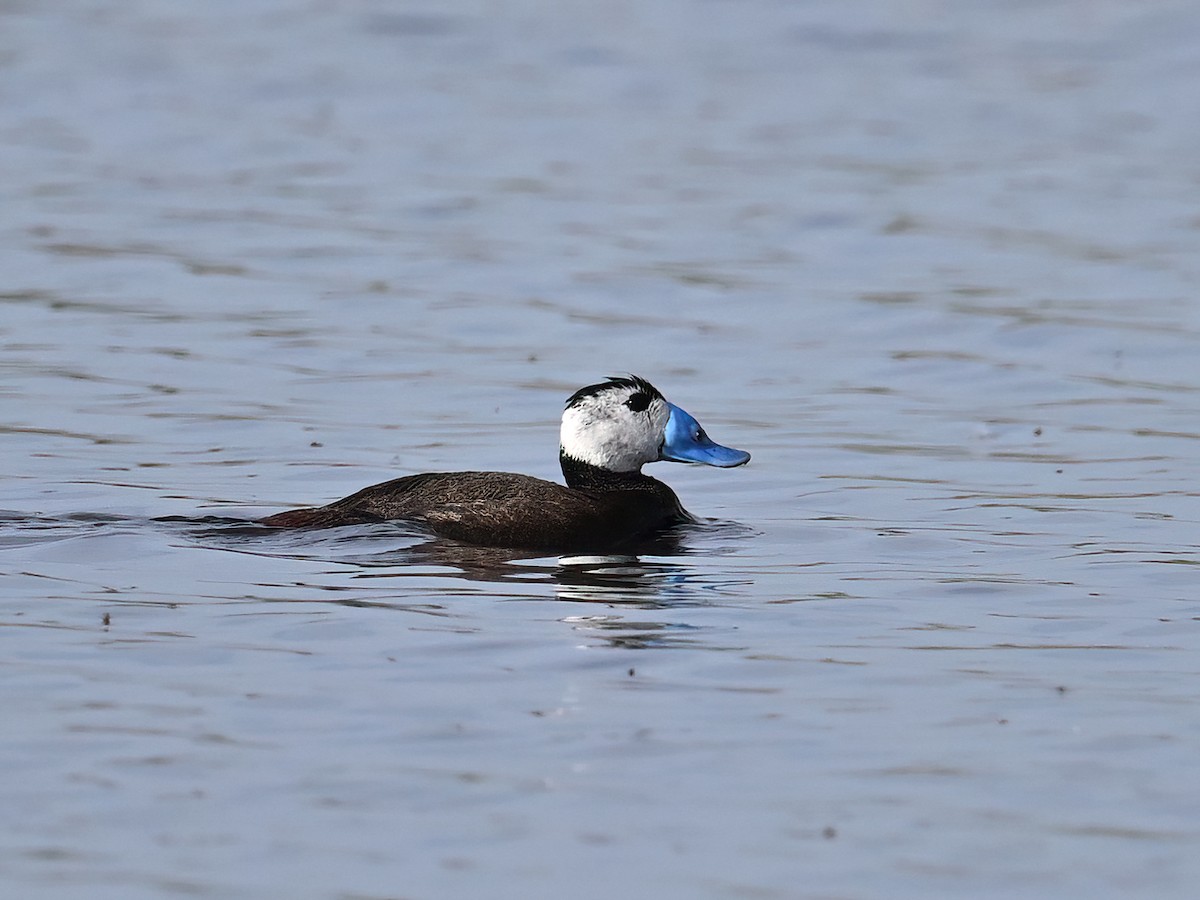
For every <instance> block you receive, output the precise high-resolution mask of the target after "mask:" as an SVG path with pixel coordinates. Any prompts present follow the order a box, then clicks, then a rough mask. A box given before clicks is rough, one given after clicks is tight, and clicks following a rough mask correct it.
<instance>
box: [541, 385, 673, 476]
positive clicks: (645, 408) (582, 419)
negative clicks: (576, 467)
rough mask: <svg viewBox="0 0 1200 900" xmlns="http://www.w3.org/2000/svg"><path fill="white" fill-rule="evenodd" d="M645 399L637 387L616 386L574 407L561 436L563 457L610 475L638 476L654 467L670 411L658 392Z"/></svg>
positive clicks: (564, 420)
mask: <svg viewBox="0 0 1200 900" xmlns="http://www.w3.org/2000/svg"><path fill="white" fill-rule="evenodd" d="M635 395H637V396H635ZM631 397H632V398H634V401H633V407H632V408H631V407H630V405H629V403H628V401H629V400H630V398H631ZM645 398H646V393H645V392H644V391H642V390H641V389H640V388H639V387H638V386H636V385H634V386H630V385H626V384H614V385H613V386H612V387H607V388H605V389H603V390H601V391H598V392H597V393H595V394H591V395H589V396H587V397H582V398H580V399H579V400H578V401H576V402H574V403H572V405H570V406H568V407H567V409H566V410H565V411H564V412H563V417H562V429H561V430H560V431H559V443H560V444H561V445H562V449H563V452H564V453H566V454H567V456H570V457H573V458H574V459H577V460H579V461H580V462H585V463H588V464H589V465H593V466H599V467H600V468H602V469H608V470H609V471H610V472H636V471H637V470H638V469H640V468H641V467H642V466H643V465H645V464H646V463H649V462H654V461H655V460H656V459H658V449H659V447H660V446H661V445H662V441H663V432H664V431H665V430H666V427H667V420H668V419H669V418H670V417H671V411H670V409H669V408H668V407H667V402H666V401H665V400H663V398H662V397H660V396H658V393H657V392H655V393H654V394H653V395H652V396H651V397H650V400H649V403H648V404H646V403H645Z"/></svg>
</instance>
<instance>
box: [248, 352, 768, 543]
mask: <svg viewBox="0 0 1200 900" xmlns="http://www.w3.org/2000/svg"><path fill="white" fill-rule="evenodd" d="M558 457H559V464H560V466H561V468H562V474H563V480H564V481H565V482H566V484H565V486H564V485H562V484H558V483H557V482H554V481H547V480H545V479H542V478H535V477H533V476H531V475H521V474H517V473H512V472H484V471H467V472H425V473H422V474H419V475H407V476H404V477H402V478H396V479H393V480H391V481H385V482H382V483H380V484H375V485H371V486H370V487H366V488H363V489H362V490H360V491H358V492H356V493H354V494H351V495H350V496H348V497H344V498H342V499H341V500H337V501H334V502H333V503H330V504H328V505H326V506H318V507H305V508H300V509H290V510H285V511H283V512H279V513H275V514H274V515H271V516H267V517H266V518H264V519H260V520H259V522H260V524H261V525H265V526H268V527H271V528H329V527H334V526H342V525H357V524H365V523H375V522H390V521H398V522H405V523H409V524H411V525H414V526H417V527H418V528H420V529H422V530H424V531H427V532H431V533H432V534H433V535H435V536H437V537H440V538H448V539H450V540H453V541H458V542H462V543H466V544H472V545H476V546H482V547H502V548H510V549H516V550H544V551H556V552H613V551H617V550H619V549H621V548H628V547H632V546H634V545H636V544H637V543H639V542H641V541H645V540H647V539H650V538H652V537H653V536H655V535H657V534H659V533H661V532H663V531H665V530H667V529H670V528H672V527H674V526H677V525H682V524H685V523H694V522H696V521H697V519H696V518H695V517H694V516H692V514H691V513H689V512H688V511H687V510H685V509H684V508H683V505H682V504H681V503H680V502H679V498H678V497H677V496H676V495H675V492H674V491H673V490H671V488H670V487H668V486H667V485H666V484H664V483H663V482H661V481H659V480H658V479H656V478H652V477H650V476H649V475H645V474H643V473H642V466H644V465H647V464H649V463H652V462H659V461H665V462H677V463H691V464H695V465H705V466H715V467H718V468H733V467H735V466H742V465H745V464H746V463H748V462H749V461H750V454H749V453H747V452H746V451H744V450H735V449H733V448H732V447H725V446H722V445H721V444H718V443H716V442H715V441H713V440H712V439H711V438H709V436H708V435H707V434H706V433H705V431H704V429H703V428H702V427H701V426H700V423H699V422H697V421H696V419H695V418H693V417H692V416H691V414H689V413H688V412H686V411H685V410H683V409H682V408H681V407H678V406H676V405H675V404H673V403H670V402H668V401H667V399H666V398H665V397H664V396H663V395H662V393H661V392H660V391H659V390H658V389H657V388H656V387H654V385H652V384H651V383H650V382H649V381H647V380H646V379H645V378H642V377H640V376H637V375H629V376H610V377H609V378H608V379H607V380H605V381H602V382H599V383H597V384H591V385H588V386H586V387H582V388H580V389H579V390H577V391H576V392H575V393H573V394H572V395H571V396H570V397H568V398H567V401H566V405H565V407H564V409H563V414H562V424H561V427H560V429H559V448H558Z"/></svg>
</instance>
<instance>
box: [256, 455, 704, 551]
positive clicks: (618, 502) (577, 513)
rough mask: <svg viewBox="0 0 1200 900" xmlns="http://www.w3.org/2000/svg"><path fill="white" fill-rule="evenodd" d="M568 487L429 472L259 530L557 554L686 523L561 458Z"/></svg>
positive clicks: (623, 484) (506, 476)
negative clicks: (415, 534)
mask: <svg viewBox="0 0 1200 900" xmlns="http://www.w3.org/2000/svg"><path fill="white" fill-rule="evenodd" d="M562 463H563V474H564V475H565V476H566V479H567V484H568V485H569V486H568V487H564V486H563V485H561V484H555V483H554V482H552V481H545V480H543V479H541V478H534V477H532V476H529V475H516V474H512V473H509V472H430V473H426V474H423V475H409V476H407V477H405V478H397V479H395V480H393V481H385V482H383V483H382V484H376V485H372V486H371V487H368V488H363V489H362V490H361V491H359V492H358V493H356V494H351V495H350V496H349V497H346V498H344V499H342V500H338V501H336V502H334V503H330V504H329V505H328V506H322V507H317V508H312V509H294V510H289V511H287V512H281V513H277V514H275V515H273V516H268V517H267V518H265V519H263V520H262V524H264V525H270V526H273V527H281V528H289V527H291V528H295V527H316V528H322V527H331V526H335V525H353V524H360V523H364V522H382V521H389V520H402V521H408V522H413V523H416V524H419V525H422V526H424V527H425V528H427V529H429V530H430V531H432V532H433V533H434V534H437V535H440V536H442V537H447V538H452V539H454V540H459V541H465V542H467V543H471V544H479V545H482V546H487V547H513V548H527V549H540V550H552V551H563V552H584V551H596V552H601V551H608V550H615V549H620V548H622V547H626V546H629V545H632V544H636V543H637V542H638V541H639V540H643V539H645V538H647V537H649V536H651V535H653V534H654V533H656V532H658V531H661V530H662V529H664V528H668V527H670V526H671V525H676V524H679V523H681V522H688V521H692V519H691V516H689V515H688V513H687V512H686V511H685V510H684V509H683V507H682V506H680V504H679V498H677V497H676V496H675V492H674V491H672V490H671V489H670V488H669V487H667V485H665V484H663V483H662V482H661V481H658V480H656V479H654V478H651V477H649V476H648V475H643V474H641V473H640V472H625V473H617V472H608V471H605V470H602V469H597V468H595V467H594V466H588V465H585V464H583V463H579V462H577V461H575V460H572V459H569V458H566V457H564V458H563V461H562Z"/></svg>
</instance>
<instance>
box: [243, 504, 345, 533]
mask: <svg viewBox="0 0 1200 900" xmlns="http://www.w3.org/2000/svg"><path fill="white" fill-rule="evenodd" d="M329 518H330V516H329V510H327V509H324V508H322V507H316V506H314V507H306V508H305V509H287V510H284V511H283V512H279V513H275V515H273V516H267V517H266V518H265V519H259V520H258V524H260V525H266V526H267V527H269V528H320V527H321V526H322V525H327V524H329Z"/></svg>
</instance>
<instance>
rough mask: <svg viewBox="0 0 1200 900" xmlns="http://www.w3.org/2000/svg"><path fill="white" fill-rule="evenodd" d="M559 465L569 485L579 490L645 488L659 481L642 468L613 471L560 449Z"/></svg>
mask: <svg viewBox="0 0 1200 900" xmlns="http://www.w3.org/2000/svg"><path fill="white" fill-rule="evenodd" d="M558 462H559V465H561V466H562V473H563V478H564V479H566V482H567V487H569V488H575V489H577V490H590V491H621V490H630V489H634V488H644V487H646V485H647V484H649V483H657V482H655V480H654V479H653V478H651V477H650V476H649V475H643V474H642V473H641V471H640V470H638V471H634V472H611V471H609V470H608V469H602V468H600V467H599V466H593V465H592V464H591V463H585V462H581V461H580V460H578V459H576V458H575V457H573V456H568V455H567V454H566V453H564V452H562V451H561V450H560V451H559V454H558Z"/></svg>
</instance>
